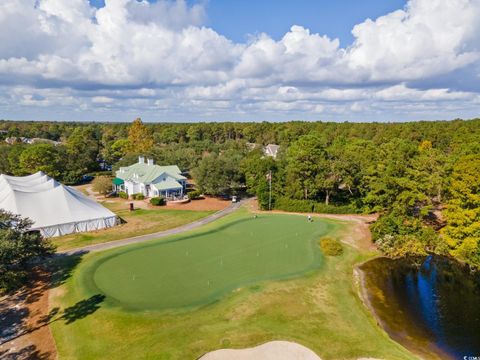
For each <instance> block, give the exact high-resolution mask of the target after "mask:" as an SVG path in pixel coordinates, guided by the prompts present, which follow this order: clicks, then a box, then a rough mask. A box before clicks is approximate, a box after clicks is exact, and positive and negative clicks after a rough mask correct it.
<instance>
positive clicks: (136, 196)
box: [132, 194, 145, 200]
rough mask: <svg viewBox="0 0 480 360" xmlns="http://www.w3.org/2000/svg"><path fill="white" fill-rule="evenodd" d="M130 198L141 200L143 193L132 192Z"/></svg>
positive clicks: (143, 196) (143, 197)
mask: <svg viewBox="0 0 480 360" xmlns="http://www.w3.org/2000/svg"><path fill="white" fill-rule="evenodd" d="M132 199H133V200H143V199H145V195H143V194H133V195H132Z"/></svg>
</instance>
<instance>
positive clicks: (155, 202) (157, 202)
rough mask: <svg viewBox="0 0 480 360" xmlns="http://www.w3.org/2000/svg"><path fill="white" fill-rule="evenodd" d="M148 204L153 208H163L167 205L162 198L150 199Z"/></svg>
mask: <svg viewBox="0 0 480 360" xmlns="http://www.w3.org/2000/svg"><path fill="white" fill-rule="evenodd" d="M150 204H152V205H153V206H163V205H166V204H167V201H166V200H165V198H163V197H154V198H151V199H150Z"/></svg>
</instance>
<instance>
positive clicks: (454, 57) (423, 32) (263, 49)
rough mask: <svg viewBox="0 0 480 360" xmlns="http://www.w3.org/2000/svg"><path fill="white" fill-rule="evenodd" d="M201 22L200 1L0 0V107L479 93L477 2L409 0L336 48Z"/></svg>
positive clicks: (315, 111)
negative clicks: (233, 36) (245, 34)
mask: <svg viewBox="0 0 480 360" xmlns="http://www.w3.org/2000/svg"><path fill="white" fill-rule="evenodd" d="M207 17H208V14H207V11H206V8H205V6H204V3H196V4H194V5H189V4H187V2H186V1H185V0H177V1H173V0H158V1H156V2H154V3H150V2H148V1H147V0H141V1H137V0H106V1H105V6H104V7H102V8H99V9H97V8H94V7H92V6H91V5H90V3H89V1H88V0H69V1H68V2H67V1H63V0H36V1H35V0H3V1H1V2H0V27H1V28H2V31H1V32H0V84H1V85H0V114H2V117H11V118H22V117H23V118H24V117H25V115H27V116H28V114H31V115H30V116H29V117H31V118H35V114H36V113H35V110H34V109H35V108H40V107H41V108H42V109H43V110H42V111H43V112H42V114H47V113H48V114H51V116H53V117H55V114H57V113H59V114H60V113H61V114H62V116H61V118H62V119H64V117H65V114H66V115H67V116H68V114H75V116H77V117H78V113H79V112H82V111H83V112H84V114H85V117H87V116H88V117H90V118H95V116H96V114H97V113H96V112H97V111H98V113H99V114H100V115H99V116H100V118H101V119H109V120H111V119H113V118H114V119H117V116H129V117H130V116H135V115H134V114H138V115H142V116H144V117H145V118H147V119H148V118H149V117H150V116H151V117H152V120H156V119H168V120H195V119H197V118H198V119H202V120H205V119H207V120H221V119H245V120H252V119H265V116H268V119H270V120H275V119H288V118H305V119H319V118H322V117H324V118H328V119H331V118H333V119H337V120H342V119H343V120H355V119H362V120H366V119H376V120H379V119H384V120H391V119H392V118H395V119H398V118H400V119H401V118H403V119H413V118H416V117H422V118H425V117H428V118H435V117H439V116H444V117H449V116H452V117H457V116H465V117H468V116H474V115H477V114H476V113H475V111H476V108H475V106H473V104H475V105H477V104H478V102H479V95H478V93H477V92H476V90H474V89H475V87H472V86H471V85H469V86H467V85H465V86H464V85H463V84H471V83H472V82H475V81H478V80H479V74H480V35H479V34H480V22H479V21H478V19H479V18H480V1H479V0H410V1H409V2H408V3H407V5H406V6H405V8H403V9H399V10H397V11H394V12H392V13H388V14H385V15H384V16H381V17H379V18H377V19H366V20H365V21H363V22H362V23H359V24H357V25H356V26H355V27H354V28H353V29H352V34H353V36H354V41H353V43H352V44H351V45H350V46H348V47H345V48H342V47H341V46H340V43H339V40H338V39H331V38H329V37H328V36H326V35H322V34H316V33H312V32H311V31H310V30H309V29H307V28H305V27H303V26H302V25H301V24H297V25H292V27H291V29H290V30H289V31H288V32H287V33H286V34H285V35H284V36H283V37H282V38H281V39H280V40H274V39H273V38H272V37H270V36H269V35H268V34H259V35H258V36H256V37H254V38H251V39H250V40H249V41H248V42H246V43H235V42H233V41H231V40H230V39H228V38H226V37H225V36H223V35H222V34H219V33H218V32H216V31H215V30H214V29H212V28H208V27H206V26H205V25H204V23H205V20H206V18H207ZM458 74H461V75H458ZM459 76H460V77H464V78H465V81H462V78H458V77H459ZM453 78H455V85H454V87H455V88H454V89H453V88H450V84H449V81H448V79H453ZM434 80H438V82H439V83H440V82H441V85H436V86H435V85H432V84H435V81H434ZM440 80H441V81H440ZM467 80H468V81H467ZM452 84H453V82H452ZM452 87H453V85H452ZM479 89H480V88H479ZM479 91H480V90H479ZM117 99H118V100H121V101H116V100H117ZM106 108H108V112H106V111H104V110H105V109H106ZM32 109H33V110H32ZM109 114H110V115H109ZM72 116H73V115H72ZM108 116H110V118H108ZM382 117H383V118H382ZM121 120H128V118H122V119H121Z"/></svg>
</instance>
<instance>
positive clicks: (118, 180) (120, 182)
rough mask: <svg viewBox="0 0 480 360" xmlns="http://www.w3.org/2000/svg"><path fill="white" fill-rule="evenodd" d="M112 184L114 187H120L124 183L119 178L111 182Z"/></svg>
mask: <svg viewBox="0 0 480 360" xmlns="http://www.w3.org/2000/svg"><path fill="white" fill-rule="evenodd" d="M112 183H113V184H114V185H122V184H124V181H123V180H122V179H120V178H115V179H113V180H112Z"/></svg>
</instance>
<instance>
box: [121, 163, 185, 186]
mask: <svg viewBox="0 0 480 360" xmlns="http://www.w3.org/2000/svg"><path fill="white" fill-rule="evenodd" d="M164 173H166V174H167V175H169V177H172V178H174V179H176V180H185V179H186V177H185V176H182V175H181V171H180V169H179V168H178V166H177V165H169V166H159V165H148V164H140V163H136V164H133V165H130V166H127V167H121V168H120V170H118V171H117V172H116V175H117V178H120V179H122V180H130V179H131V180H135V181H138V182H141V183H144V184H150V183H152V181H154V180H155V179H157V178H158V177H159V176H160V175H162V174H164Z"/></svg>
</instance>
